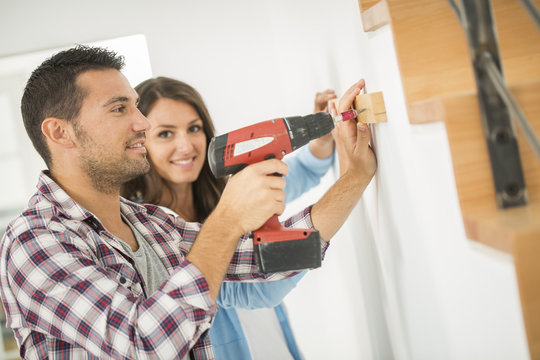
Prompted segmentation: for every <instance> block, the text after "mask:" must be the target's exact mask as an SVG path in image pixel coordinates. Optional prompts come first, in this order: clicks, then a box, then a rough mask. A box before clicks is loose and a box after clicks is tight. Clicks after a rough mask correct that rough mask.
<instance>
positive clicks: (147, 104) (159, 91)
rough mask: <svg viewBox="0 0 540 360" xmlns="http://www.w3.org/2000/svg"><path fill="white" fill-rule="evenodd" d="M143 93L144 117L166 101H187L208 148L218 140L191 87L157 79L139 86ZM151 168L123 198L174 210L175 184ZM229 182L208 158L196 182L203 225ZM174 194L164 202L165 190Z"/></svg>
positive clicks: (123, 191)
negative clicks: (200, 124)
mask: <svg viewBox="0 0 540 360" xmlns="http://www.w3.org/2000/svg"><path fill="white" fill-rule="evenodd" d="M135 90H136V91H137V93H138V94H139V110H140V111H141V113H142V114H143V115H144V116H148V113H149V112H150V110H151V109H152V106H154V104H155V103H156V102H157V101H158V100H159V99H162V98H167V99H172V100H176V101H180V102H185V103H187V104H189V105H191V106H192V107H193V108H194V109H195V111H197V114H198V115H199V118H200V119H201V120H202V122H203V130H204V134H205V135H206V148H208V144H209V143H210V140H211V139H212V138H213V137H214V124H213V123H212V119H211V118H210V115H209V113H208V109H207V108H206V105H205V104H204V101H203V99H202V97H201V95H200V94H199V93H198V92H197V90H195V89H194V88H193V87H191V86H190V85H188V84H186V83H184V82H182V81H179V80H175V79H171V78H167V77H157V78H152V79H148V80H146V81H143V82H142V83H140V84H139V85H137V86H136V87H135ZM150 165H151V169H150V172H149V173H148V174H146V175H142V176H139V177H138V178H135V179H133V180H131V181H129V182H127V183H125V184H124V185H123V186H122V189H121V195H122V196H123V197H125V198H127V199H130V200H133V201H137V202H144V203H150V204H155V205H160V206H165V207H169V208H173V207H174V206H175V202H176V201H177V198H176V194H175V192H174V191H173V188H172V187H171V185H170V184H169V183H168V182H167V181H165V180H164V179H163V178H162V177H161V176H159V174H158V173H157V171H156V170H155V168H154V166H153V164H152V162H151V161H150ZM225 183H226V181H225V179H223V178H220V179H216V178H215V177H214V175H213V174H212V172H211V171H210V166H209V165H208V157H206V156H205V160H204V165H203V167H202V170H201V173H200V174H199V176H198V177H197V180H195V182H194V183H193V199H194V203H195V211H196V214H197V221H199V222H203V221H204V220H205V219H206V218H207V217H208V215H210V213H211V212H212V210H214V208H215V207H216V205H217V203H218V201H219V198H220V197H221V193H222V192H223V189H224V188H225ZM164 189H167V191H168V192H170V194H171V201H170V203H167V204H165V203H160V202H161V201H162V199H163V196H162V195H163V190H164Z"/></svg>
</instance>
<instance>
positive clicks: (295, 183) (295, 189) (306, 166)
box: [284, 145, 334, 203]
mask: <svg viewBox="0 0 540 360" xmlns="http://www.w3.org/2000/svg"><path fill="white" fill-rule="evenodd" d="M284 161H285V163H286V164H287V165H288V166H289V176H286V177H285V178H284V179H285V181H286V184H285V202H286V203H287V202H288V201H293V200H294V199H296V198H297V197H299V196H300V195H302V194H303V193H305V192H306V191H308V190H309V189H311V188H312V187H314V186H317V185H318V184H319V183H320V182H321V178H322V177H323V175H324V174H326V172H327V171H328V169H329V168H330V166H331V165H332V162H333V161H334V153H332V156H330V157H328V158H326V159H319V158H317V157H315V156H314V155H313V154H312V153H311V151H310V150H309V145H305V146H304V147H302V149H300V152H299V153H298V155H296V156H294V157H289V158H286V159H284Z"/></svg>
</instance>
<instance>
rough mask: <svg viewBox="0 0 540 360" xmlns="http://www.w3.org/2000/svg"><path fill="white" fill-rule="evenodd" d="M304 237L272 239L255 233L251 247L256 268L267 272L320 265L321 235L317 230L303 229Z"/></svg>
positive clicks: (302, 268) (261, 271) (310, 267)
mask: <svg viewBox="0 0 540 360" xmlns="http://www.w3.org/2000/svg"><path fill="white" fill-rule="evenodd" d="M302 235H304V236H305V237H304V238H301V239H294V240H277V241H272V240H268V239H265V238H264V237H258V236H257V234H255V237H254V239H253V245H254V246H253V247H254V251H255V261H256V263H257V270H258V271H259V272H260V273H263V274H268V273H275V272H282V271H295V270H304V269H314V268H318V267H320V266H321V237H320V235H319V232H318V231H313V230H309V231H305V232H304V233H302Z"/></svg>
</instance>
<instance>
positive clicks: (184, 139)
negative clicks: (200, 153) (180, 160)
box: [175, 132, 193, 152]
mask: <svg viewBox="0 0 540 360" xmlns="http://www.w3.org/2000/svg"><path fill="white" fill-rule="evenodd" d="M175 142H176V150H177V151H180V152H190V151H191V150H193V144H192V143H191V140H190V139H189V136H188V135H187V134H185V133H183V132H179V133H178V134H177V136H176V140H175Z"/></svg>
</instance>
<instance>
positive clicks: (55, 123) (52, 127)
mask: <svg viewBox="0 0 540 360" xmlns="http://www.w3.org/2000/svg"><path fill="white" fill-rule="evenodd" d="M70 128H71V126H70V125H69V124H68V123H67V122H66V121H65V120H63V119H58V118H54V117H48V118H46V119H45V120H43V122H42V123H41V132H42V133H43V135H45V137H46V138H47V140H48V141H49V142H50V144H51V145H53V144H56V145H57V146H60V147H63V148H69V147H73V146H74V145H75V144H74V142H73V139H72V135H71V134H72V133H71V132H70V131H69V129H70Z"/></svg>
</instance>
